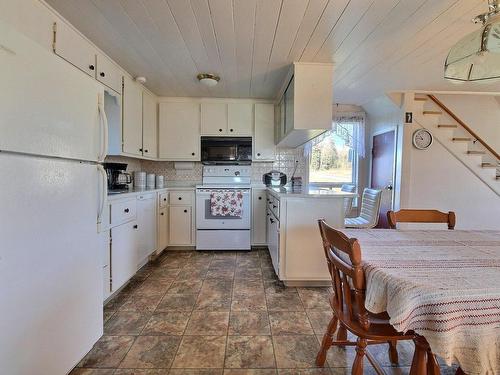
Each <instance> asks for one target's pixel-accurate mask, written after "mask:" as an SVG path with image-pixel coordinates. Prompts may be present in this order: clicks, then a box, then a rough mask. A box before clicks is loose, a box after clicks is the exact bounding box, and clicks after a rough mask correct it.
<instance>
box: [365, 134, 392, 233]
mask: <svg viewBox="0 0 500 375" xmlns="http://www.w3.org/2000/svg"><path fill="white" fill-rule="evenodd" d="M395 144H396V131H395V130H391V131H388V132H385V133H381V134H376V135H374V136H373V143H372V171H371V176H372V177H371V188H372V189H378V190H382V200H381V203H380V214H379V219H378V224H377V228H389V225H388V223H387V211H389V210H392V202H393V192H394V189H393V186H394V154H395Z"/></svg>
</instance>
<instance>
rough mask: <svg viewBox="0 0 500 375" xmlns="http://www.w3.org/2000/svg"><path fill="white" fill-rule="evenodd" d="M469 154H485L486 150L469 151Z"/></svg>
mask: <svg viewBox="0 0 500 375" xmlns="http://www.w3.org/2000/svg"><path fill="white" fill-rule="evenodd" d="M467 153H468V154H469V155H485V154H486V152H484V151H467Z"/></svg>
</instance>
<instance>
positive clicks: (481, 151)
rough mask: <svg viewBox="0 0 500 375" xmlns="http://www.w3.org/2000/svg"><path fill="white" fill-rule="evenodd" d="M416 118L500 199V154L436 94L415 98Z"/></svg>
mask: <svg viewBox="0 0 500 375" xmlns="http://www.w3.org/2000/svg"><path fill="white" fill-rule="evenodd" d="M414 101H415V103H414V107H415V111H416V114H415V117H416V118H415V119H416V121H417V122H418V123H419V124H420V125H421V126H423V127H425V128H426V129H428V130H430V131H431V132H432V134H433V136H434V138H436V139H437V140H438V141H439V142H440V143H441V144H442V145H443V146H444V147H445V148H446V149H448V151H450V152H451V153H452V154H453V155H454V156H455V157H456V158H457V159H459V160H460V161H461V162H462V164H464V165H465V166H467V167H468V168H469V170H471V172H473V173H474V174H475V175H476V176H477V177H478V178H480V179H481V180H482V181H483V182H484V183H485V184H487V185H488V186H489V187H490V188H491V189H492V190H493V191H495V193H496V194H497V195H498V196H500V155H499V154H498V153H497V152H496V150H494V149H493V148H492V147H491V146H489V145H488V144H487V143H486V142H485V141H484V140H483V139H482V138H481V137H480V136H479V135H478V134H476V133H475V132H474V131H473V130H472V129H471V128H470V127H469V126H468V125H467V124H465V123H464V122H463V121H462V120H461V119H460V118H459V117H458V116H457V115H455V114H454V113H453V112H452V111H451V110H450V109H449V108H448V107H446V105H445V104H444V103H442V102H441V101H440V100H439V99H438V98H436V97H435V96H434V95H425V96H423V95H420V96H416V97H415V99H414Z"/></svg>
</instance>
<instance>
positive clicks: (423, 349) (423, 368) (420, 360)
mask: <svg viewBox="0 0 500 375" xmlns="http://www.w3.org/2000/svg"><path fill="white" fill-rule="evenodd" d="M413 341H414V342H415V354H413V361H412V363H411V369H410V375H426V374H427V363H426V362H427V361H426V359H427V349H428V348H429V345H428V344H427V341H426V340H425V338H423V337H421V336H417V337H416V338H415V339H413Z"/></svg>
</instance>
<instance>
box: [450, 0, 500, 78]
mask: <svg viewBox="0 0 500 375" xmlns="http://www.w3.org/2000/svg"><path fill="white" fill-rule="evenodd" d="M499 2H500V0H489V11H488V12H487V13H483V14H480V15H478V16H477V17H475V18H474V19H473V20H472V21H473V22H474V23H482V24H483V26H482V27H481V29H479V30H477V31H474V32H473V33H470V34H468V35H466V36H465V37H464V38H462V39H461V40H460V41H459V42H458V43H457V44H455V45H454V46H453V47H452V48H451V50H450V52H449V53H448V57H447V58H446V63H445V66H444V78H446V79H449V80H454V81H464V82H468V81H483V80H490V79H498V78H500V4H499Z"/></svg>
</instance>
